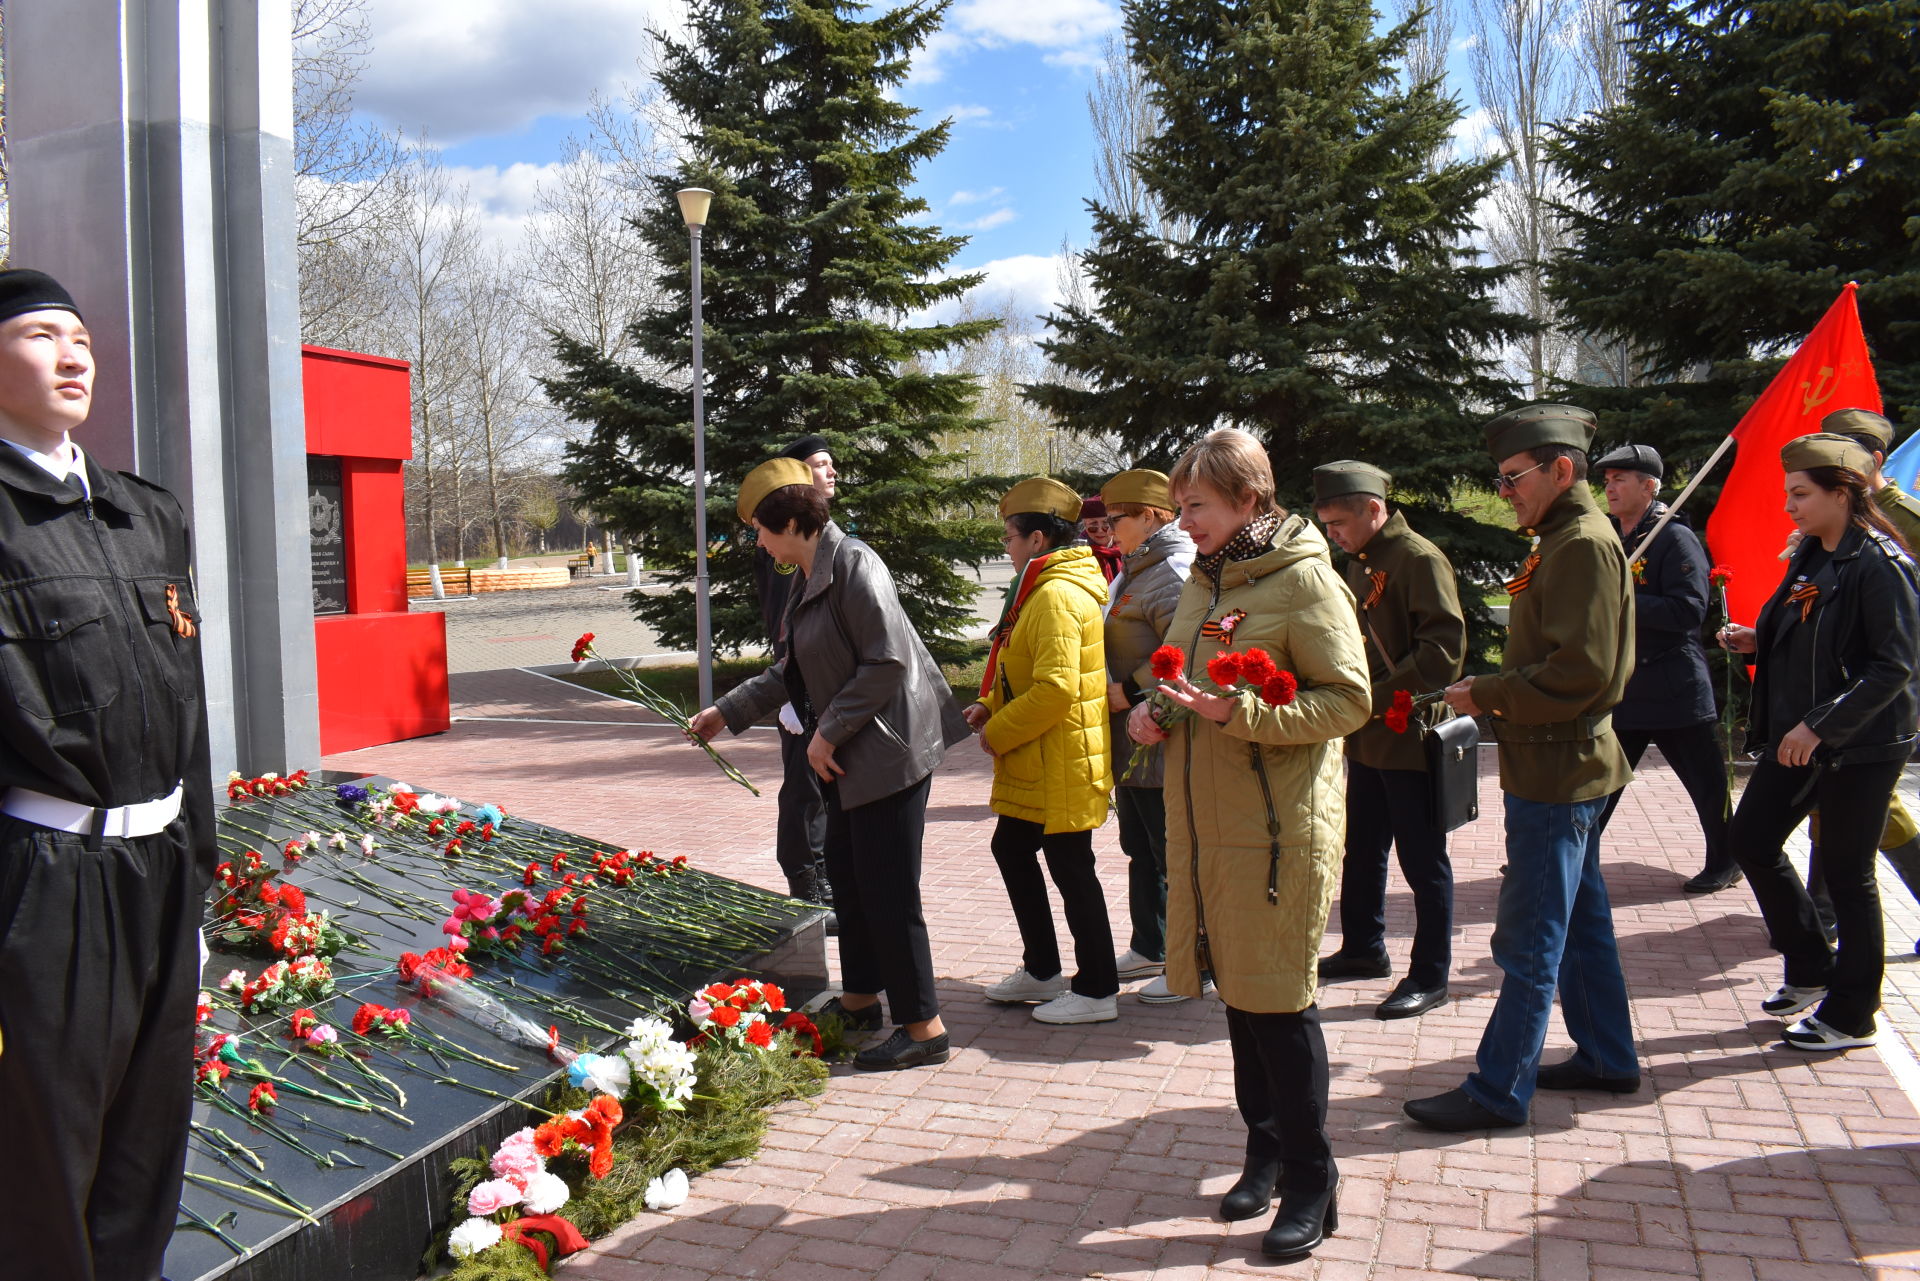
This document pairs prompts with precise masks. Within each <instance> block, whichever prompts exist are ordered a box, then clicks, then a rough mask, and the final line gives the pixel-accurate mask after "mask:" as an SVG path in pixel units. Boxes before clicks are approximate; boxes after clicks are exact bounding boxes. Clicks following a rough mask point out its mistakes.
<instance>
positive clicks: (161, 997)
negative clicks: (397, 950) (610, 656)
mask: <svg viewBox="0 0 1920 1281" xmlns="http://www.w3.org/2000/svg"><path fill="white" fill-rule="evenodd" d="M92 389H93V357H92V353H91V352H90V350H89V348H88V338H87V330H86V327H85V325H83V324H82V323H81V320H80V315H79V311H78V308H76V307H75V306H74V303H73V299H72V298H71V297H69V296H68V294H67V292H66V290H64V289H62V288H61V287H60V285H59V284H58V283H57V282H55V281H54V280H53V279H52V278H50V277H48V276H45V275H43V274H41V273H40V272H36V271H6V272H0V670H3V671H4V676H5V681H6V693H7V697H6V698H4V699H3V700H0V788H4V791H3V792H0V1135H4V1136H5V1142H6V1148H7V1152H6V1159H5V1160H0V1205H4V1206H5V1207H6V1209H7V1213H8V1215H9V1216H11V1217H12V1220H13V1222H14V1223H15V1224H16V1225H18V1226H17V1230H16V1231H14V1232H12V1233H10V1234H9V1235H10V1238H11V1239H10V1241H9V1243H8V1245H7V1248H6V1260H7V1261H6V1263H5V1265H4V1266H0V1272H4V1273H5V1274H6V1275H8V1276H19V1277H34V1278H44V1279H45V1281H152V1278H156V1277H158V1276H159V1275H160V1266H161V1259H162V1257H163V1255H164V1254H165V1251H166V1246H167V1241H168V1238H169V1237H171V1236H172V1234H173V1225H174V1218H175V1214H176V1206H177V1204H178V1202H179V1196H180V1182H181V1169H182V1166H183V1164H184V1161H185V1156H186V1145H187V1119H188V1114H189V1111H190V1108H191V1106H192V1100H193V1023H194V1019H193V1011H194V1000H195V991H196V989H197V988H198V986H199V981H200V957H199V926H200V918H201V911H202V907H203V895H204V893H205V890H206V887H207V885H208V883H209V882H210V881H211V880H212V876H213V865H214V860H215V853H214V850H215V846H214V839H213V785H212V780H211V778H210V776H209V772H208V763H207V734H206V712H205V704H204V702H203V701H202V698H201V685H200V643H199V640H198V633H199V623H200V619H199V611H198V609H197V608H196V606H195V603H194V598H193V590H192V586H191V571H190V569H189V561H190V552H189V544H188V538H187V527H186V520H185V518H184V516H183V514H182V512H181V508H180V504H179V503H178V502H176V501H175V500H174V498H173V496H172V495H170V494H168V493H167V492H166V491H165V490H162V489H160V488H158V487H157V486H154V485H151V484H149V483H147V482H146V481H144V480H141V479H140V478H139V477H137V476H133V475H129V474H127V473H124V472H113V471H108V470H106V469H104V468H102V467H101V466H100V465H99V464H98V463H95V462H93V461H92V460H90V459H88V458H86V457H85V456H84V455H83V454H81V452H80V451H79V449H78V448H77V447H75V446H74V444H73V443H72V441H71V440H70V439H68V436H67V432H68V431H69V430H70V429H71V428H75V427H78V426H80V424H81V423H83V422H84V421H85V420H86V417H87V413H88V409H89V407H90V405H91V399H92Z"/></svg>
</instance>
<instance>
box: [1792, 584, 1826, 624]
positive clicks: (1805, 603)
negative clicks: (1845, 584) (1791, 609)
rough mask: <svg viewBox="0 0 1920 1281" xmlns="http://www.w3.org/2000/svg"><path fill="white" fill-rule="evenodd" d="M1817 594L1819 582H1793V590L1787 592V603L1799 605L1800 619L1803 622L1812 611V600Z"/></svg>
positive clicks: (1818, 592) (1818, 593)
mask: <svg viewBox="0 0 1920 1281" xmlns="http://www.w3.org/2000/svg"><path fill="white" fill-rule="evenodd" d="M1819 595H1820V587H1819V584H1817V583H1795V584H1794V585H1793V590H1792V591H1790V592H1788V593H1787V604H1789V605H1798V606H1800V621H1801V622H1803V623H1804V622H1806V621H1807V615H1809V614H1811V613H1813V602H1814V600H1815V599H1816V598H1818V596H1819Z"/></svg>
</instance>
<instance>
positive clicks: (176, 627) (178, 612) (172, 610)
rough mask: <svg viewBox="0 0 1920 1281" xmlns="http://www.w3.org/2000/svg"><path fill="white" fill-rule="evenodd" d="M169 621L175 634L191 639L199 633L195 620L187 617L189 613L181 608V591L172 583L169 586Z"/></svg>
mask: <svg viewBox="0 0 1920 1281" xmlns="http://www.w3.org/2000/svg"><path fill="white" fill-rule="evenodd" d="M167 621H168V622H170V623H172V624H173V634H174V635H175V636H184V637H187V638H189V639H191V638H192V637H193V636H194V635H196V634H197V633H198V632H199V630H200V629H199V628H197V627H195V626H194V625H193V619H191V618H189V617H187V611H186V610H184V609H181V608H180V589H179V588H178V587H176V586H175V585H174V584H172V583H168V584H167Z"/></svg>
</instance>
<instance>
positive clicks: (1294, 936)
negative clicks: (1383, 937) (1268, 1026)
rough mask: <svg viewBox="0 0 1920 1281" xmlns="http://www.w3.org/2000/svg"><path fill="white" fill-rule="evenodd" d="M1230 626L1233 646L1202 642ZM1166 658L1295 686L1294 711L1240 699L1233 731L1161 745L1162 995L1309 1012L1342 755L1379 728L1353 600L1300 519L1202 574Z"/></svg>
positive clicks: (1192, 721) (1339, 810)
mask: <svg viewBox="0 0 1920 1281" xmlns="http://www.w3.org/2000/svg"><path fill="white" fill-rule="evenodd" d="M1236 615H1238V618H1237V619H1236V621H1234V622H1233V623H1232V624H1230V626H1231V629H1232V630H1231V631H1230V632H1229V634H1228V635H1227V636H1225V637H1224V638H1223V637H1220V636H1218V635H1217V632H1218V631H1219V628H1218V627H1217V626H1216V627H1215V628H1214V629H1212V630H1214V631H1215V632H1216V635H1215V636H1206V635H1203V629H1204V628H1205V627H1206V625H1207V624H1208V623H1214V624H1219V623H1220V622H1221V621H1222V620H1224V619H1233V618H1235V616H1236ZM1167 643H1168V644H1169V645H1178V646H1180V648H1181V649H1183V650H1185V651H1186V654H1187V670H1188V671H1189V672H1196V671H1204V670H1205V668H1206V663H1207V660H1208V659H1209V658H1212V657H1213V656H1214V655H1215V654H1217V653H1219V652H1220V651H1221V650H1222V649H1232V650H1236V651H1238V650H1244V649H1247V648H1248V647H1249V646H1258V647H1259V648H1261V649H1263V650H1265V651H1266V652H1267V653H1268V654H1269V655H1270V656H1271V657H1272V658H1273V661H1274V663H1275V664H1277V665H1278V666H1279V667H1280V668H1281V670H1283V671H1288V672H1292V673H1293V674H1294V676H1295V678H1296V679H1297V680H1298V681H1299V692H1298V694H1297V695H1296V696H1295V698H1294V700H1293V701H1292V702H1291V703H1288V704H1286V705H1285V706H1282V707H1270V706H1268V705H1267V704H1265V703H1263V702H1262V701H1261V700H1260V698H1259V697H1258V696H1257V695H1256V694H1254V693H1252V692H1251V691H1248V692H1243V693H1242V694H1241V695H1240V696H1239V706H1238V707H1237V708H1236V709H1235V710H1234V713H1233V715H1232V716H1231V717H1230V718H1229V719H1228V720H1227V723H1226V724H1224V725H1216V724H1215V723H1214V722H1212V721H1210V720H1207V719H1205V718H1203V717H1192V718H1189V719H1187V720H1185V721H1183V722H1180V723H1178V724H1176V725H1175V726H1174V727H1173V732H1172V736H1171V737H1170V738H1169V739H1168V740H1167V742H1166V751H1167V782H1166V801H1167V986H1169V987H1170V988H1172V989H1173V990H1174V991H1176V992H1180V993H1184V994H1185V995H1187V996H1198V995H1200V972H1201V970H1202V969H1206V968H1210V969H1211V971H1212V974H1213V979H1214V982H1215V983H1216V984H1218V985H1219V989H1220V997H1221V999H1222V1000H1224V1001H1225V1002H1226V1003H1227V1004H1228V1005H1231V1006H1233V1007H1234V1008H1235V1009H1239V1010H1247V1011H1251V1012H1253V1013H1260V1014H1285V1013H1292V1012H1294V1011H1296V1010H1303V1009H1305V1008H1306V1007H1307V1006H1309V1005H1311V1004H1312V1003H1313V996H1314V982H1315V968H1314V964H1315V957H1316V956H1317V955H1318V954H1319V951H1320V940H1321V935H1322V934H1323V933H1324V932H1325V929H1326V924H1327V910H1328V908H1329V907H1331V906H1332V904H1333V894H1334V890H1335V889H1336V888H1337V887H1338V885H1339V883H1340V859H1341V856H1342V853H1343V850H1344V846H1345V843H1346V825H1347V824H1346V812H1347V811H1346V792H1345V788H1344V786H1343V784H1342V781H1341V759H1342V753H1341V740H1342V737H1343V736H1344V735H1347V734H1351V733H1352V732H1353V731H1354V730H1356V729H1359V728H1360V727H1361V726H1362V725H1365V724H1366V723H1367V717H1368V716H1369V715H1371V714H1372V702H1373V695H1372V690H1371V687H1370V685H1369V683H1368V676H1367V656H1366V652H1365V649H1364V648H1363V645H1362V641H1361V638H1360V624H1359V620H1358V617H1357V616H1356V614H1355V612H1354V604H1353V595H1352V593H1351V592H1349V591H1348V590H1347V585H1346V584H1345V583H1344V582H1342V581H1341V579H1340V575H1339V574H1337V573H1335V572H1334V569H1333V564H1332V561H1331V560H1330V559H1329V557H1328V554H1327V543H1326V540H1325V539H1324V538H1322V537H1321V535H1320V532H1319V531H1318V530H1316V529H1315V528H1314V527H1313V525H1312V524H1311V523H1310V522H1309V521H1307V520H1305V519H1304V518H1302V517H1299V516H1291V517H1288V518H1287V519H1286V520H1285V521H1284V522H1282V524H1281V526H1280V529H1279V531H1278V533H1276V534H1275V536H1274V540H1273V548H1272V550H1270V551H1266V552H1263V553H1261V554H1260V555H1258V556H1255V557H1252V558H1251V559H1248V560H1242V561H1229V562H1227V564H1226V565H1225V566H1224V567H1223V568H1222V570H1221V574H1220V581H1219V582H1218V583H1216V582H1214V581H1213V580H1212V579H1210V578H1208V577H1207V576H1206V574H1205V573H1204V572H1202V571H1201V570H1199V569H1196V570H1195V571H1194V572H1193V574H1192V575H1191V576H1190V577H1189V578H1188V579H1187V585H1186V587H1185V589H1184V590H1183V591H1182V592H1181V594H1180V606H1179V608H1178V609H1177V610H1176V611H1175V612H1174V616H1173V624H1172V628H1171V630H1170V631H1169V632H1168V634H1167ZM1269 816H1271V818H1270V817H1269ZM1270 824H1271V825H1274V826H1277V830H1272V827H1270ZM1270 832H1271V834H1270Z"/></svg>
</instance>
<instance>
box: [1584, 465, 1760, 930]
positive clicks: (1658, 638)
mask: <svg viewBox="0 0 1920 1281" xmlns="http://www.w3.org/2000/svg"><path fill="white" fill-rule="evenodd" d="M1594 465H1595V466H1596V467H1597V468H1598V469H1599V471H1600V477H1601V480H1602V481H1603V482H1604V485H1605V489H1606V495H1607V515H1608V519H1610V520H1611V521H1612V522H1613V526H1614V528H1615V529H1616V530H1618V531H1619V534H1620V545H1621V546H1622V547H1624V548H1626V549H1627V551H1628V553H1629V554H1631V553H1632V552H1633V549H1634V548H1636V547H1638V546H1640V544H1641V543H1642V542H1643V541H1645V539H1646V536H1647V535H1648V534H1649V533H1650V532H1652V530H1653V528H1654V526H1656V525H1659V524H1660V518H1661V516H1663V515H1664V514H1665V513H1666V510H1667V505H1666V504H1665V503H1663V502H1660V501H1659V500H1658V498H1656V497H1655V495H1657V494H1658V493H1659V492H1660V480H1661V478H1662V476H1663V475H1664V474H1665V471H1666V468H1665V465H1664V464H1663V463H1662V462H1661V460H1660V454H1659V452H1658V451H1657V450H1655V449H1654V448H1653V447H1652V446H1651V445H1622V446H1621V447H1620V448H1618V449H1616V450H1614V451H1613V452H1612V453H1610V454H1607V455H1605V456H1603V457H1602V458H1601V459H1600V460H1599V461H1598V462H1597V463H1595V464H1594ZM1628 569H1629V570H1630V571H1631V573H1632V574H1633V654H1634V669H1633V676H1632V678H1631V679H1630V680H1628V681H1627V693H1626V697H1625V698H1623V699H1621V700H1620V706H1618V707H1616V708H1614V709H1613V728H1614V732H1615V733H1617V734H1618V735H1619V736H1620V747H1621V749H1622V750H1623V751H1625V752H1626V754H1627V764H1628V765H1629V766H1631V767H1635V768H1637V767H1638V766H1639V764H1640V758H1641V757H1642V756H1643V755H1645V754H1646V750H1647V747H1648V745H1649V744H1651V745H1652V746H1655V747H1658V748H1659V749H1660V755H1661V756H1663V757H1665V758H1666V761H1667V764H1668V765H1669V766H1671V767H1672V769H1673V772H1674V773H1675V774H1677V775H1678V776H1679V778H1680V783H1681V785H1682V786H1683V787H1685V788H1686V789H1687V797H1688V799H1690V800H1691V801H1692V802H1693V812H1694V814H1695V815H1697V816H1698V818H1699V820H1700V831H1701V835H1702V836H1703V837H1704V838H1705V840H1706V862H1705V864H1704V866H1703V867H1702V868H1701V870H1700V871H1699V872H1698V873H1697V874H1696V875H1694V876H1693V877H1692V878H1691V879H1689V880H1688V881H1687V882H1686V883H1685V884H1684V885H1683V886H1682V887H1681V888H1683V889H1684V890H1686V892H1687V893H1689V894H1711V893H1713V892H1715V891H1716V890H1724V889H1726V888H1727V886H1729V885H1732V884H1733V883H1734V882H1736V881H1738V880H1739V879H1740V865H1739V864H1738V863H1736V862H1735V861H1734V858H1733V851H1732V849H1731V848H1729V847H1728V845H1727V819H1728V817H1729V816H1730V815H1731V814H1732V812H1733V809H1732V805H1731V804H1730V802H1729V800H1728V796H1727V771H1726V767H1725V765H1724V764H1723V762H1722V759H1721V755H1720V750H1721V749H1720V738H1719V735H1718V733H1717V731H1716V729H1715V724H1714V722H1715V719H1716V717H1717V716H1718V715H1719V712H1718V708H1717V707H1716V705H1715V703H1714V701H1713V680H1712V678H1711V677H1710V676H1709V675H1708V673H1707V651H1706V647H1705V646H1704V645H1702V644H1701V643H1700V629H1701V628H1702V627H1704V626H1705V625H1706V621H1707V601H1708V587H1707V572H1708V569H1709V566H1708V563H1707V549H1706V548H1705V547H1703V546H1701V544H1700V536H1699V535H1698V534H1696V533H1694V532H1693V529H1692V527H1691V526H1690V525H1689V524H1688V523H1687V518H1686V515H1685V513H1683V512H1675V513H1674V514H1673V515H1672V516H1671V517H1670V518H1668V520H1667V523H1666V524H1665V525H1664V526H1662V527H1661V529H1660V534H1659V536H1658V537H1657V538H1655V539H1654V540H1653V542H1652V543H1650V544H1649V545H1648V546H1647V549H1646V550H1645V551H1643V552H1641V553H1640V555H1639V558H1638V559H1637V560H1635V561H1634V562H1633V564H1631V565H1629V566H1628ZM1623 794H1624V793H1623V792H1615V793H1614V794H1613V796H1612V798H1611V799H1609V800H1608V801H1607V808H1606V810H1605V811H1604V812H1602V814H1601V815H1600V826H1599V831H1600V832H1602V833H1604V832H1605V831H1606V829H1607V824H1608V822H1609V821H1610V820H1611V819H1612V818H1613V811H1614V808H1615V807H1616V806H1617V805H1619V803H1620V797H1621V796H1622V795H1623Z"/></svg>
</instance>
